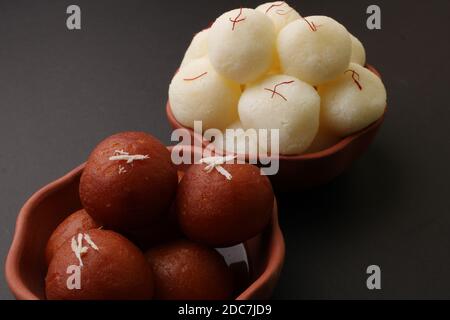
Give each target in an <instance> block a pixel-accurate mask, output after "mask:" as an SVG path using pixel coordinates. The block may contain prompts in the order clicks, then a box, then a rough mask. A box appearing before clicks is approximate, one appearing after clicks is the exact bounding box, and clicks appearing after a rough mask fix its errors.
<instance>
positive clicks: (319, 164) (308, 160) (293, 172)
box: [166, 65, 386, 191]
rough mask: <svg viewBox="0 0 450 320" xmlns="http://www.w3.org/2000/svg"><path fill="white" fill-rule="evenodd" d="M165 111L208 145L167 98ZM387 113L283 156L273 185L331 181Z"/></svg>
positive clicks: (289, 188)
mask: <svg viewBox="0 0 450 320" xmlns="http://www.w3.org/2000/svg"><path fill="white" fill-rule="evenodd" d="M366 68H367V69H369V70H370V71H372V72H373V73H375V74H376V75H377V76H378V77H380V78H381V75H380V73H379V72H378V71H377V70H376V69H375V68H374V67H372V66H370V65H367V66H366ZM166 114H167V118H168V121H169V123H170V125H171V126H172V128H173V129H182V128H184V129H187V130H189V132H190V134H191V140H192V141H195V140H196V141H197V143H198V145H203V146H204V147H206V146H207V145H208V144H209V143H210V142H209V141H205V140H204V139H203V137H202V136H200V135H198V134H196V133H194V131H193V130H192V129H191V128H186V127H184V126H183V125H182V124H180V123H179V122H178V121H177V120H176V119H175V116H174V115H173V113H172V110H171V107H170V101H167V105H166ZM385 115H386V111H385V113H384V114H383V116H382V117H381V118H380V119H378V120H377V121H375V122H374V123H372V124H371V125H369V126H368V127H366V128H365V129H363V130H361V131H359V132H356V133H354V134H352V135H350V136H348V137H345V138H343V139H342V140H340V141H339V142H338V143H337V144H335V145H333V146H331V147H330V148H328V149H325V150H322V151H320V152H315V153H309V154H301V155H292V156H285V155H280V156H279V161H280V169H279V172H278V173H277V174H276V175H274V176H271V177H270V178H271V180H272V184H273V186H274V188H275V189H276V190H280V191H292V190H303V189H308V188H312V187H316V186H320V185H323V184H326V183H328V182H330V181H331V180H333V179H334V178H336V177H337V176H339V175H340V174H341V173H343V172H344V171H345V170H347V169H348V168H349V167H350V166H351V164H352V163H353V162H354V161H355V160H356V159H358V158H359V157H360V156H361V155H362V154H363V153H364V152H365V151H366V150H367V148H368V147H369V145H370V144H371V143H372V141H373V139H374V138H375V136H376V134H377V132H378V130H379V129H380V127H381V125H382V123H383V122H384V118H385ZM245 158H246V159H249V155H245Z"/></svg>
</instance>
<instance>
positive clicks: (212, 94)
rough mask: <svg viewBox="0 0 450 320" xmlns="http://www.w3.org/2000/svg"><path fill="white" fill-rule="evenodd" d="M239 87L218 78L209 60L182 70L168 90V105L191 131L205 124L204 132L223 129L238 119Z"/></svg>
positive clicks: (197, 62) (191, 64) (187, 66)
mask: <svg viewBox="0 0 450 320" xmlns="http://www.w3.org/2000/svg"><path fill="white" fill-rule="evenodd" d="M240 94H241V88H240V86H239V84H237V83H234V82H232V81H230V80H228V79H225V78H224V77H222V76H221V75H219V74H218V73H217V72H216V71H215V70H214V68H213V67H212V65H211V64H210V62H209V60H208V59H207V58H202V59H197V60H194V61H192V62H191V63H189V64H188V65H186V66H185V67H184V68H181V69H180V70H179V72H178V73H177V74H176V75H175V76H174V77H173V79H172V82H171V84H170V87H169V101H170V105H171V109H172V112H173V114H174V116H175V118H176V119H177V120H178V122H180V123H181V124H182V125H184V126H186V127H190V128H192V127H193V125H194V121H196V120H201V121H203V129H205V130H206V129H211V128H215V129H224V128H226V127H227V126H228V125H229V124H230V123H232V122H233V121H235V120H236V119H237V118H238V113H237V105H238V101H239V96H240Z"/></svg>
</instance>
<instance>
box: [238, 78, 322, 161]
mask: <svg viewBox="0 0 450 320" xmlns="http://www.w3.org/2000/svg"><path fill="white" fill-rule="evenodd" d="M319 114H320V97H319V95H318V94H317V92H316V90H315V89H314V88H313V87H312V86H310V85H309V84H307V83H305V82H303V81H301V80H299V79H297V78H294V77H291V76H287V75H274V76H268V77H266V78H264V79H263V80H261V81H259V82H256V83H253V84H251V85H249V86H248V87H247V88H246V90H245V91H244V93H243V94H242V96H241V99H240V100H239V117H240V119H241V122H242V125H243V127H244V128H245V129H249V128H254V129H279V135H280V141H279V142H280V144H279V150H280V153H281V154H285V155H292V154H299V153H302V152H303V151H305V150H306V149H307V148H308V147H309V146H310V144H311V142H312V141H313V139H314V137H315V136H316V134H317V131H318V128H319ZM269 135H270V134H269ZM259 143H260V145H261V141H260V142H259ZM272 143H273V142H272ZM267 149H268V151H271V148H270V145H269V148H267Z"/></svg>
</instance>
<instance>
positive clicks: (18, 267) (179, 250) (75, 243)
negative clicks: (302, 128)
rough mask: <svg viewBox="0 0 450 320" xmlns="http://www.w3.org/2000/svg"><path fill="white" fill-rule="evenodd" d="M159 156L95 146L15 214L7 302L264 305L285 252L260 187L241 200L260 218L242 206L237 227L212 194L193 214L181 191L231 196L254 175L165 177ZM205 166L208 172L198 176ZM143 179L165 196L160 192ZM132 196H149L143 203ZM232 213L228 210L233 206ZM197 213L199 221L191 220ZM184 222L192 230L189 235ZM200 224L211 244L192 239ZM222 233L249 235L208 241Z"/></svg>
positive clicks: (132, 144)
mask: <svg viewBox="0 0 450 320" xmlns="http://www.w3.org/2000/svg"><path fill="white" fill-rule="evenodd" d="M170 151H171V148H169V149H167V148H162V149H161V147H160V143H159V142H158V141H155V140H153V138H152V137H151V136H149V135H146V134H142V133H125V134H119V135H115V136H112V137H110V138H108V139H106V140H104V141H103V142H102V143H100V144H99V145H98V146H97V147H96V148H95V150H94V152H93V153H92V154H91V156H90V158H89V160H88V162H87V163H86V164H83V165H81V166H79V167H78V168H76V169H74V170H73V171H71V172H70V173H68V174H67V175H65V176H64V177H62V178H60V179H58V180H56V181H55V182H53V183H51V184H49V185H48V186H46V187H44V188H42V189H41V190H39V191H38V192H37V193H35V194H34V195H33V196H32V197H31V198H30V199H29V200H28V201H27V202H26V204H25V205H24V207H23V208H22V210H21V211H20V213H19V215H18V218H17V223H16V232H15V234H14V239H13V243H12V245H11V248H10V250H9V253H8V257H7V261H6V268H5V272H6V279H7V282H8V285H9V287H10V289H11V291H12V293H13V294H14V296H15V297H16V298H17V299H26V300H38V299H39V300H44V299H56V300H74V299H75V300H102V299H108V300H113V299H134V300H141V299H142V300H144V299H189V300H192V299H240V300H247V299H267V298H269V297H270V295H271V293H272V291H273V289H274V287H275V285H276V283H277V281H278V277H279V275H280V271H281V268H282V265H283V261H284V250H285V248H284V240H283V236H282V233H281V230H280V228H279V225H278V213H277V206H276V201H275V198H274V196H273V193H272V192H271V186H270V183H269V182H268V180H265V179H263V178H260V177H258V176H255V177H254V178H255V180H254V182H249V183H250V184H252V183H253V184H254V185H253V188H249V192H248V194H247V197H248V199H251V197H252V196H253V193H254V192H255V188H256V187H258V188H260V190H259V192H260V193H261V194H263V195H265V196H264V197H265V198H266V200H265V201H263V203H265V204H267V206H269V205H270V207H264V206H262V205H261V204H257V203H253V204H247V205H243V207H242V208H241V209H240V210H244V209H252V210H253V209H255V210H259V211H260V214H259V216H258V215H255V216H251V215H250V216H248V217H247V218H246V219H243V220H242V219H241V220H240V219H239V217H236V216H235V215H233V214H232V210H230V209H232V208H231V207H230V206H228V207H227V206H226V205H225V204H224V203H223V202H222V201H220V200H219V201H216V202H213V201H212V200H213V199H217V198H216V196H217V195H220V194H218V193H217V192H216V193H215V194H214V193H210V194H206V191H205V197H208V198H209V199H210V200H211V203H210V201H207V202H205V207H200V206H199V205H198V204H195V203H194V204H193V202H192V201H190V197H193V198H195V197H196V196H198V194H190V192H191V190H189V186H192V185H200V186H201V187H202V188H203V186H206V183H205V181H210V183H211V185H215V186H216V188H218V187H219V186H220V185H222V187H223V188H222V189H224V194H227V193H230V194H231V193H232V192H233V191H232V189H234V188H235V185H239V184H240V183H241V182H242V181H244V180H246V179H248V178H251V176H252V175H256V172H257V171H258V169H257V168H256V167H253V166H249V165H245V168H243V169H242V168H241V167H240V166H238V165H236V167H233V166H232V165H228V164H227V165H225V164H223V165H217V163H212V164H211V163H210V164H208V163H203V164H198V165H179V166H174V167H173V168H172V167H171V164H169V163H167V162H166V159H167V157H168V155H169V154H170ZM184 152H186V153H189V154H190V155H191V156H193V155H194V154H195V153H200V152H201V151H200V150H192V149H188V148H186V150H184ZM105 159H107V161H106V160H105ZM150 159H154V161H155V162H154V163H153V165H151V163H152V162H151V161H150ZM147 162H148V163H147ZM208 165H211V168H212V169H211V170H205V169H207V167H208ZM220 168H222V169H224V170H225V171H226V174H225V175H224V171H223V170H221V169H220ZM154 169H157V170H154ZM133 171H136V173H135V174H131V175H129V176H127V175H126V174H127V173H128V174H130V173H132V172H133ZM155 171H157V172H155ZM241 171H242V172H241ZM155 175H156V176H155ZM161 175H162V176H161ZM228 175H230V176H233V178H232V179H231V180H229V178H230V177H229V176H228ZM139 176H140V177H141V180H143V181H139V180H140V179H139ZM124 177H128V178H126V179H123V178H124ZM227 177H228V178H227ZM146 178H148V180H152V181H155V179H156V180H157V179H161V181H165V183H166V184H167V185H166V186H161V188H162V189H161V190H162V191H161V192H159V190H156V189H154V186H152V185H150V184H148V183H147V181H148V180H147V179H146ZM184 178H186V180H184ZM205 179H206V180H205ZM258 179H261V180H262V182H261V181H260V183H258V182H257V181H258ZM183 180H184V181H183ZM173 181H175V182H173ZM179 181H181V182H179ZM161 183H162V182H161ZM83 184H87V186H86V185H85V186H84V187H83ZM100 185H101V186H102V187H98V186H100ZM173 185H175V186H173ZM183 185H184V186H185V187H183ZM95 186H97V189H98V190H96V187H95ZM249 186H250V185H249ZM180 187H181V188H180ZM134 188H138V189H139V190H137V189H134ZM172 188H173V190H172ZM143 189H144V190H148V191H150V192H156V194H157V195H160V197H159V198H158V197H155V196H154V195H149V198H150V199H152V201H149V200H148V199H147V198H144V199H143V196H142V195H141V193H142V192H143V191H142V190H143ZM238 189H239V188H236V190H238ZM238 191H239V190H238ZM239 192H242V190H240V191H239ZM252 192H253V193H252ZM80 195H81V197H80ZM134 202H138V203H139V204H140V206H139V207H138V206H136V205H133V204H134ZM153 203H155V206H154V207H153V205H152V204H153ZM243 203H244V204H245V202H240V200H239V199H237V200H236V202H235V203H234V205H236V206H240V205H242V204H243ZM208 207H209V208H208ZM118 208H120V211H119V210H118ZM214 208H221V210H213V209H214ZM208 209H209V211H208ZM198 210H205V212H206V213H207V214H206V215H204V216H203V217H201V216H199V215H198V212H199V211H198ZM143 211H144V212H148V214H147V215H145V214H143V213H142V212H143ZM124 212H126V213H128V215H125V214H124ZM214 214H217V216H214ZM255 218H262V222H261V221H260V220H257V219H255ZM195 219H200V221H201V220H203V222H202V223H199V225H198V226H196V225H195V223H194V222H193V221H194V220H195ZM208 219H212V220H211V221H212V222H211V223H210V224H209V225H210V226H211V228H213V229H214V228H215V229H216V230H217V234H212V233H207V234H203V231H204V230H205V228H206V227H207V224H208V223H207V220H208ZM214 221H215V222H214ZM226 223H228V224H230V223H240V224H247V225H248V228H240V229H239V228H238V229H236V230H235V231H234V232H230V233H227V232H222V233H221V232H219V231H221V229H223V226H222V224H226ZM174 226H176V227H174ZM222 231H223V230H222ZM215 247H220V248H215ZM164 270H166V271H167V270H171V273H166V272H165V271H164ZM80 275H81V277H80V278H78V276H80ZM77 279H81V280H77ZM80 281H81V283H80ZM80 288H81V290H80Z"/></svg>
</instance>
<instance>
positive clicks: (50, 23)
mask: <svg viewBox="0 0 450 320" xmlns="http://www.w3.org/2000/svg"><path fill="white" fill-rule="evenodd" d="M290 2H291V4H293V5H295V6H296V7H297V9H298V10H299V11H300V12H301V13H302V14H303V15H305V16H306V15H312V14H325V15H329V16H332V17H334V18H335V19H337V20H338V21H340V22H342V23H343V24H345V25H346V26H347V28H348V29H349V30H350V31H351V32H352V33H354V34H355V35H356V36H358V37H360V39H361V40H362V41H363V42H364V44H365V46H366V50H367V52H368V61H369V63H371V64H373V65H374V66H376V67H377V68H378V69H379V70H380V72H381V73H382V75H383V78H384V82H385V84H386V87H387V89H388V95H389V112H388V115H387V119H386V122H385V124H384V125H383V127H382V130H381V132H380V134H379V136H378V137H377V139H376V141H375V142H374V144H373V145H372V146H371V148H370V150H369V151H368V152H367V154H365V155H364V156H363V157H362V158H361V159H360V160H359V161H358V162H356V163H355V165H354V166H353V167H352V169H351V170H350V171H349V172H347V173H346V174H344V175H343V176H341V177H339V178H338V179H336V180H335V181H334V182H332V183H331V184H329V185H327V186H324V187H321V188H319V189H316V190H311V191H309V192H305V193H301V194H291V195H279V202H280V215H281V224H282V227H283V231H284V233H285V237H286V242H287V257H286V264H285V268H284V271H283V273H282V276H281V279H280V282H279V285H278V287H277V289H276V292H275V295H274V298H279V299H297V298H450V273H449V270H450V232H449V231H450V210H449V204H450V203H449V193H450V192H449V186H448V183H449V181H450V180H449V179H450V176H449V168H448V166H449V160H450V159H449V158H450V157H449V144H448V141H449V133H450V132H449V127H450V126H449V120H450V106H449V104H448V101H449V78H448V77H449V74H450V70H449V62H448V58H449V53H450V50H449V36H448V31H449V30H450V23H449V20H450V2H449V1H431V0H429V1H420V2H419V1H417V2H416V1H414V2H412V1H392V0H391V1H365V0H362V1H331V0H330V1H317V0H302V1H290ZM73 3H75V4H79V5H80V6H81V9H82V28H83V29H82V30H81V31H75V32H74V31H68V30H67V29H66V26H65V20H66V14H65V10H66V7H67V6H68V5H69V4H73ZM259 3H261V1H207V0H203V1H199V0H195V1H194V0H191V1H171V0H167V1H98V0H97V1H71V2H68V1H60V0H58V1H57V0H54V1H13V0H10V1H5V0H1V1H0V139H1V140H0V148H1V149H0V201H1V210H0V260H1V265H2V267H1V268H0V272H1V273H2V274H3V261H4V259H5V258H6V254H7V251H8V248H9V246H10V243H11V239H12V236H13V232H14V224H15V219H16V216H17V213H18V211H19V209H20V208H21V206H22V205H23V203H24V202H25V201H26V200H27V199H28V198H29V197H30V196H31V194H32V193H33V192H34V191H36V190H38V189H39V188H40V187H41V186H43V185H45V184H47V183H48V182H50V181H53V180H54V179H55V178H58V177H60V176H61V175H63V174H64V173H66V172H68V171H69V170H70V169H72V168H74V167H75V166H77V165H78V164H80V163H82V162H83V161H84V160H85V159H86V157H87V156H88V154H89V152H90V150H91V149H92V148H93V147H94V146H95V144H96V143H97V142H99V140H101V139H102V138H104V137H106V136H108V135H110V134H112V133H115V132H118V131H124V130H144V131H148V132H151V133H153V134H154V135H155V136H157V137H158V138H160V139H161V140H162V141H164V142H165V143H167V144H169V143H170V142H169V136H170V135H169V134H170V129H169V126H168V124H167V122H166V118H165V112H164V107H165V102H166V97H167V89H168V84H169V82H170V79H171V76H172V74H173V72H174V71H175V70H176V69H177V66H178V64H179V63H180V61H181V58H182V55H183V54H184V51H185V49H186V48H187V46H188V44H189V42H190V40H191V38H192V36H193V34H194V33H195V32H197V31H199V30H201V29H202V28H203V27H205V26H207V25H208V24H209V22H210V21H212V20H214V19H215V18H216V17H217V16H219V15H220V14H221V13H223V12H225V11H226V10H229V9H232V8H236V7H240V6H241V5H243V6H249V7H254V6H256V5H257V4H259ZM372 3H376V4H378V5H380V6H381V9H382V30H381V31H369V30H367V29H366V27H365V21H366V14H365V11H366V8H367V6H368V5H369V4H372ZM419 3H420V4H419ZM36 227H39V226H36ZM371 264H377V265H380V266H381V269H382V286H383V288H382V290H381V291H379V292H370V291H369V290H367V289H366V287H365V281H366V274H365V270H366V267H367V266H368V265H371ZM0 279H1V280H0V298H4V299H7V298H11V297H12V296H11V294H10V293H9V290H8V288H7V286H6V283H5V281H4V277H2V278H0Z"/></svg>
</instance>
